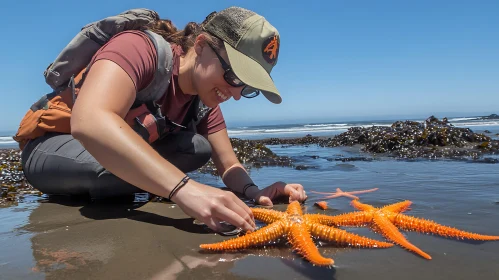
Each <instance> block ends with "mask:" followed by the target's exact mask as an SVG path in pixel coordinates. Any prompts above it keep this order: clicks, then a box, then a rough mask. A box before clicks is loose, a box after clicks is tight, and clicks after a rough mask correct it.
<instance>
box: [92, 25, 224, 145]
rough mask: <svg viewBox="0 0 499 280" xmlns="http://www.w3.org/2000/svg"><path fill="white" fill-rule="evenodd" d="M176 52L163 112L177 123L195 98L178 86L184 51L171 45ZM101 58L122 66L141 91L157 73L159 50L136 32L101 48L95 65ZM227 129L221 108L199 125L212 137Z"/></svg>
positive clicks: (213, 111) (113, 39) (140, 33)
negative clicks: (181, 56)
mask: <svg viewBox="0 0 499 280" xmlns="http://www.w3.org/2000/svg"><path fill="white" fill-rule="evenodd" d="M171 46H172V51H173V72H172V79H171V83H170V86H169V88H168V94H167V96H166V98H164V97H162V98H161V100H160V101H159V102H160V103H161V104H162V113H163V114H164V115H165V116H167V117H168V118H169V119H170V120H171V121H173V122H175V123H182V121H183V119H184V117H185V115H186V114H187V111H188V110H189V107H190V105H191V104H192V102H193V101H194V98H195V96H194V95H189V94H184V93H183V92H182V90H181V89H180V86H179V85H178V73H179V66H180V55H182V48H181V47H180V46H177V45H175V44H171ZM100 59H107V60H111V61H113V62H114V63H116V64H118V65H119V66H120V67H121V68H123V70H125V72H126V73H127V74H128V76H130V78H131V79H132V81H133V83H134V85H135V89H136V91H137V92H139V91H140V90H142V89H144V88H145V87H146V86H147V85H148V84H149V83H150V82H151V81H152V79H153V77H154V73H155V72H156V69H157V67H156V62H157V61H156V60H157V52H156V49H155V47H154V45H153V43H152V42H151V40H150V39H149V37H147V35H146V34H145V33H143V32H140V31H136V30H132V31H124V32H122V33H119V34H117V35H116V36H114V37H113V38H111V39H110V40H109V42H107V43H106V44H105V45H104V46H103V47H102V48H100V49H99V50H98V51H97V53H96V54H95V55H94V57H93V59H92V62H91V63H92V64H93V63H94V62H95V61H97V60H100ZM224 128H226V125H225V120H224V117H223V115H222V111H221V110H220V106H217V107H215V108H213V110H211V111H210V113H209V114H208V116H206V117H205V118H204V119H203V120H202V121H201V122H200V123H199V124H198V125H197V130H198V133H199V134H201V135H208V134H211V133H215V132H217V131H219V130H222V129H224Z"/></svg>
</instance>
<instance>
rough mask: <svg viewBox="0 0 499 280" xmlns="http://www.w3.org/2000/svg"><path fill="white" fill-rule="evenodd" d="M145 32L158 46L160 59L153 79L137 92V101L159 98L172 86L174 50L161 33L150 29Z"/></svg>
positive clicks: (157, 50)
mask: <svg viewBox="0 0 499 280" xmlns="http://www.w3.org/2000/svg"><path fill="white" fill-rule="evenodd" d="M143 32H144V33H145V34H146V35H147V36H148V37H149V38H150V39H151V41H152V43H153V44H154V47H155V48H156V52H157V56H158V60H157V68H156V72H155V73H154V78H153V80H152V81H151V82H150V83H149V85H147V86H146V87H145V88H144V89H142V90H141V91H140V92H139V93H138V94H137V99H138V100H137V101H139V102H140V101H146V100H158V99H159V98H160V97H161V96H162V95H163V93H164V92H166V91H167V89H168V87H169V86H170V81H171V77H172V72H173V52H172V49H171V47H170V43H168V42H167V41H166V40H165V39H164V38H163V37H161V36H160V35H158V34H156V33H154V32H152V31H150V30H143Z"/></svg>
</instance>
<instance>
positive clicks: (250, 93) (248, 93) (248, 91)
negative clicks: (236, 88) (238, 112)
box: [241, 86, 260, 98]
mask: <svg viewBox="0 0 499 280" xmlns="http://www.w3.org/2000/svg"><path fill="white" fill-rule="evenodd" d="M259 94H260V90H258V89H256V88H252V87H249V86H245V87H244V88H243V90H242V91H241V95H242V96H244V97H246V98H253V97H257V96H258V95H259Z"/></svg>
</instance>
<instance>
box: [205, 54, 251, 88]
mask: <svg viewBox="0 0 499 280" xmlns="http://www.w3.org/2000/svg"><path fill="white" fill-rule="evenodd" d="M208 45H209V46H210V48H211V49H212V50H213V52H214V53H215V54H216V55H217V57H218V60H219V61H220V64H222V68H223V69H224V80H225V81H226V82H227V83H228V84H229V85H231V86H233V87H242V86H244V88H243V90H242V91H241V96H243V97H246V98H253V97H257V96H258V95H259V94H260V90H259V89H256V88H254V87H250V86H248V85H247V84H245V83H243V81H241V80H240V79H239V78H238V77H237V76H236V73H234V71H233V70H232V67H230V65H229V64H228V63H227V62H225V60H224V59H223V58H222V57H221V56H220V54H218V52H217V51H216V50H215V48H214V47H213V46H212V45H211V44H208Z"/></svg>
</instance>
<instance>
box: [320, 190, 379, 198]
mask: <svg viewBox="0 0 499 280" xmlns="http://www.w3.org/2000/svg"><path fill="white" fill-rule="evenodd" d="M377 190H378V188H374V189H369V190H362V191H353V192H344V191H342V190H341V189H340V188H336V192H333V193H331V192H316V191H311V192H312V193H317V194H327V196H325V197H323V198H321V199H330V198H337V197H340V196H346V197H349V198H351V199H359V198H358V197H356V196H355V195H354V194H361V193H368V192H373V191H377Z"/></svg>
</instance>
